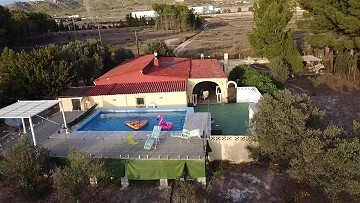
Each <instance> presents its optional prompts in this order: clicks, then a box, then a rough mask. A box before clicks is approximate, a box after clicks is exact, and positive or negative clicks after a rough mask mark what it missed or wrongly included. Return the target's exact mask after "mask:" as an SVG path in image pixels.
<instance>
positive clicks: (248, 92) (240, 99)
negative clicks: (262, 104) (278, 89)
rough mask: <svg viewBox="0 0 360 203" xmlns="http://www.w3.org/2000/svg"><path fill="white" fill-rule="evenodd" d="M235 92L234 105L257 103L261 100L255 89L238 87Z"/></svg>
mask: <svg viewBox="0 0 360 203" xmlns="http://www.w3.org/2000/svg"><path fill="white" fill-rule="evenodd" d="M236 91H237V92H236V103H244V102H246V103H248V102H253V103H258V101H259V100H260V99H261V98H262V95H261V93H260V92H259V90H258V89H257V88H256V87H238V88H237V90H236Z"/></svg>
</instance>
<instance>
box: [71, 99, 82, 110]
mask: <svg viewBox="0 0 360 203" xmlns="http://www.w3.org/2000/svg"><path fill="white" fill-rule="evenodd" d="M71 103H72V106H73V110H81V105H80V99H72V100H71Z"/></svg>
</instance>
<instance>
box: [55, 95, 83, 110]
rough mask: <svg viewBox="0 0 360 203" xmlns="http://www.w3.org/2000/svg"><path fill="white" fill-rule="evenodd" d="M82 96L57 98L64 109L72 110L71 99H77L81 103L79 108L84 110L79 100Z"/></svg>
mask: <svg viewBox="0 0 360 203" xmlns="http://www.w3.org/2000/svg"><path fill="white" fill-rule="evenodd" d="M82 98H83V97H69V98H58V99H60V100H61V102H62V105H63V108H64V111H73V105H72V102H71V100H72V99H79V100H80V104H81V110H84V104H83V102H82V101H81V100H82Z"/></svg>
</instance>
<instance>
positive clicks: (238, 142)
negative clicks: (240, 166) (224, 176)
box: [209, 135, 254, 163]
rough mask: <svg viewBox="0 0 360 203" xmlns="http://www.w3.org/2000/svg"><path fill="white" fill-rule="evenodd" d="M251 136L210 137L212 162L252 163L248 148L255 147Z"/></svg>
mask: <svg viewBox="0 0 360 203" xmlns="http://www.w3.org/2000/svg"><path fill="white" fill-rule="evenodd" d="M253 144H254V143H253V142H252V141H251V137H250V136H235V135H234V136H228V135H218V136H213V135H212V136H210V139H209V145H210V147H211V150H212V152H210V153H209V158H210V160H229V161H231V162H234V163H241V162H250V161H252V159H251V158H250V157H249V152H248V150H247V149H246V146H248V145H253Z"/></svg>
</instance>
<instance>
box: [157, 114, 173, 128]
mask: <svg viewBox="0 0 360 203" xmlns="http://www.w3.org/2000/svg"><path fill="white" fill-rule="evenodd" d="M157 119H160V120H159V124H158V125H159V126H160V127H161V130H170V129H171V128H173V126H174V124H173V123H172V122H169V121H164V115H158V117H157Z"/></svg>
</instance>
